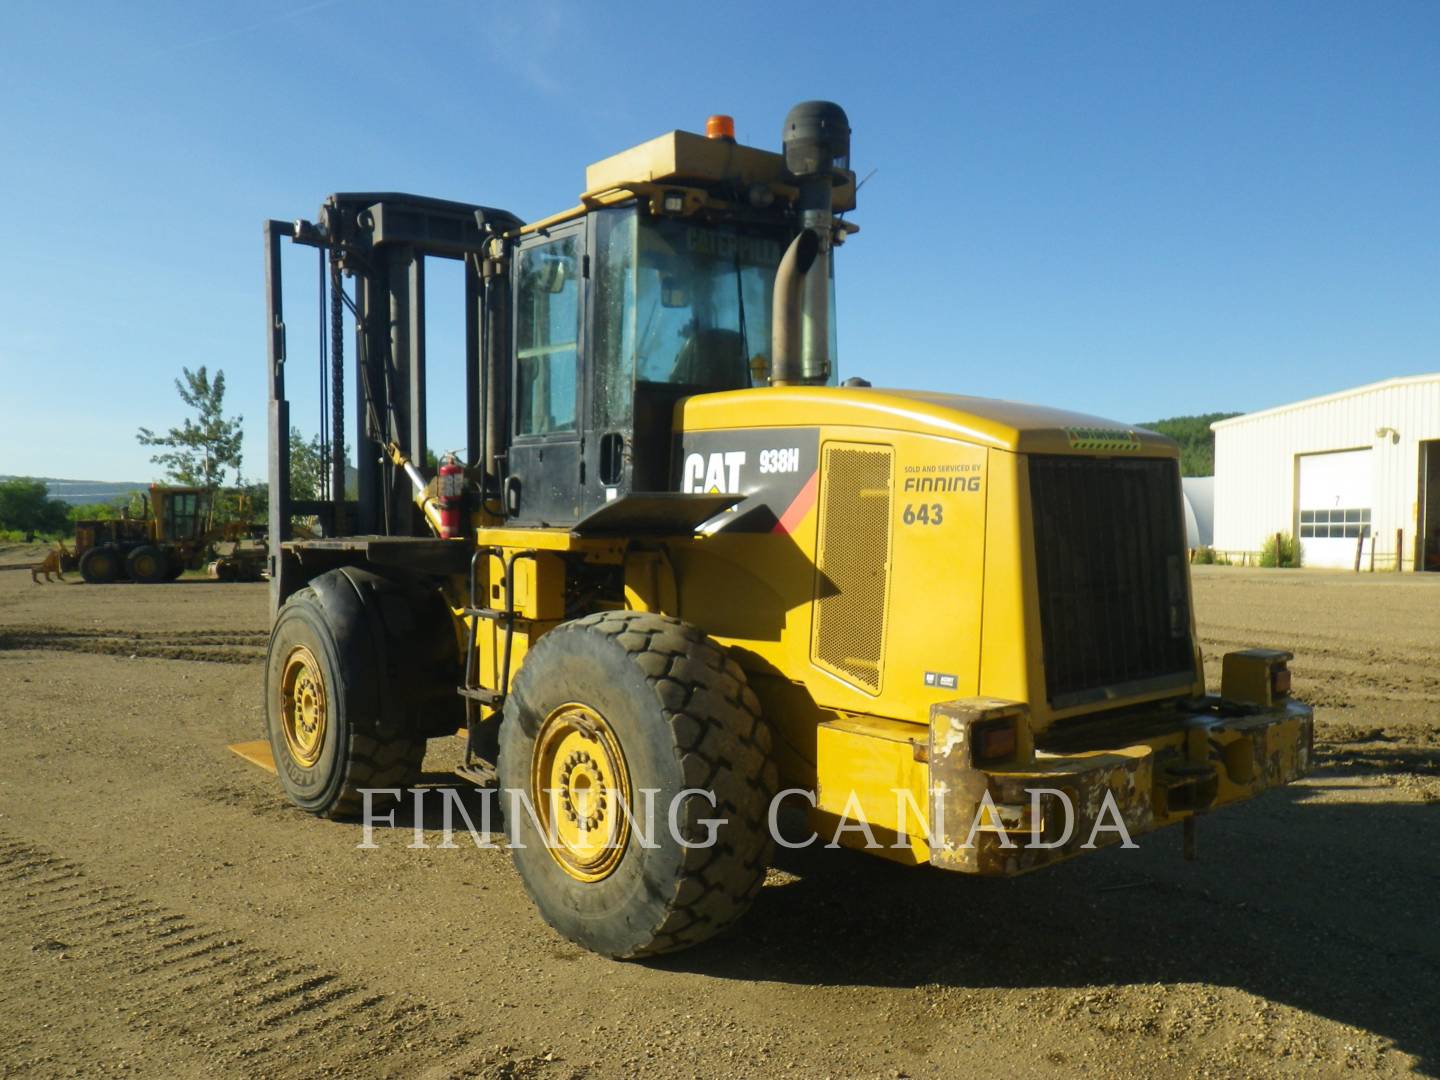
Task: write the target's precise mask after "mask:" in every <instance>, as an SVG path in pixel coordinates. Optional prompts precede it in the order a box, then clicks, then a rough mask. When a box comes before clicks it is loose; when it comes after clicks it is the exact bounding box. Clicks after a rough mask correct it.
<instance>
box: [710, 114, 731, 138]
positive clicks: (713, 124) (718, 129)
mask: <svg viewBox="0 0 1440 1080" xmlns="http://www.w3.org/2000/svg"><path fill="white" fill-rule="evenodd" d="M705 137H706V138H707V139H729V140H730V141H731V142H734V141H735V118H734V117H733V116H725V115H723V114H717V115H715V116H712V117H710V118H709V119H707V120H706V121H705Z"/></svg>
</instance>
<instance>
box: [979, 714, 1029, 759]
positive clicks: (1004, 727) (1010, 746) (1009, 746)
mask: <svg viewBox="0 0 1440 1080" xmlns="http://www.w3.org/2000/svg"><path fill="white" fill-rule="evenodd" d="M972 730H973V732H974V740H975V742H974V747H975V756H974V760H975V763H976V764H977V765H979V764H982V763H984V762H991V761H1001V760H1003V759H1005V758H1009V757H1014V756H1015V748H1016V746H1017V744H1018V739H1017V738H1016V734H1015V724H1014V722H1013V721H1010V720H1002V721H999V722H997V723H990V724H985V725H980V724H976V725H975V727H974V728H973V729H972Z"/></svg>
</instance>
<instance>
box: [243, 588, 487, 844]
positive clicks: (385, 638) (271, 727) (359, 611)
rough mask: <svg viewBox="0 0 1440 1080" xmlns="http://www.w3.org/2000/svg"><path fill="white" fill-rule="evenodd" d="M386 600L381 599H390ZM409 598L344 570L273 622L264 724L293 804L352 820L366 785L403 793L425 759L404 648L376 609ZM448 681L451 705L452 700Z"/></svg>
mask: <svg viewBox="0 0 1440 1080" xmlns="http://www.w3.org/2000/svg"><path fill="white" fill-rule="evenodd" d="M387 594H388V595H387ZM387 601H388V602H389V603H390V604H391V605H392V606H394V605H404V604H406V603H407V602H408V601H409V597H407V596H405V595H404V594H403V593H402V592H401V590H399V587H398V586H396V585H395V584H394V583H392V582H390V581H388V580H386V579H384V578H381V577H379V576H378V575H375V574H372V573H369V572H367V571H364V570H357V569H354V568H350V567H346V568H344V569H341V570H333V571H331V572H330V573H327V574H323V575H321V576H320V577H318V578H316V579H315V580H314V581H312V582H311V583H310V585H309V586H308V587H306V588H304V589H301V590H299V591H298V592H296V593H295V594H294V595H292V596H291V597H290V598H289V599H288V600H287V601H286V602H285V606H284V607H282V608H281V609H280V614H279V616H278V617H277V618H276V620H275V626H274V628H273V629H272V630H271V633H270V649H269V654H268V656H267V658H266V667H265V718H266V731H267V734H268V736H269V739H270V749H271V753H272V754H273V755H274V758H275V767H276V772H277V774H278V775H279V777H280V783H281V785H282V786H283V787H284V789H285V793H286V794H287V795H288V796H289V797H290V800H291V801H292V802H293V803H295V805H296V806H298V807H300V808H301V809H302V810H307V811H309V812H310V813H312V814H317V815H319V816H322V817H329V818H342V819H343V818H354V817H357V816H359V814H360V812H361V810H362V808H363V806H364V795H363V794H362V792H363V791H364V790H365V789H367V788H401V789H404V788H408V787H411V786H413V785H414V784H415V782H416V780H418V779H419V776H420V765H421V762H422V761H423V760H424V757H425V730H424V726H423V720H424V717H423V716H420V715H418V714H417V712H416V710H417V709H418V708H422V707H423V698H422V699H418V700H417V695H415V694H414V693H413V686H412V685H411V684H410V682H409V681H408V676H409V675H411V674H412V673H413V671H414V665H413V664H407V662H406V660H407V657H406V656H405V647H406V645H405V642H404V641H400V640H397V635H396V634H395V633H393V632H392V631H391V629H390V627H389V626H388V625H387V621H386V619H385V618H384V616H383V615H382V612H381V607H382V605H383V604H384V603H386V602H387ZM454 686H455V684H454V683H453V682H452V683H451V684H450V685H449V687H448V688H447V689H448V691H449V695H450V696H449V699H448V700H447V701H446V704H449V702H451V701H454V702H458V700H459V699H458V698H456V697H455V693H454Z"/></svg>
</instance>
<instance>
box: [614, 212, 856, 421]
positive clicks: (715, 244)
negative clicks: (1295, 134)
mask: <svg viewBox="0 0 1440 1080" xmlns="http://www.w3.org/2000/svg"><path fill="white" fill-rule="evenodd" d="M596 239H597V247H598V249H599V251H598V254H599V265H600V267H601V268H602V269H601V273H600V279H599V282H598V286H599V288H598V297H597V300H598V310H597V318H596V331H597V341H596V345H597V358H598V359H599V360H600V367H601V370H602V371H603V372H604V373H605V377H604V378H603V379H602V382H603V383H605V384H606V385H602V386H601V387H600V390H601V397H602V402H604V401H607V400H609V399H610V398H612V397H613V398H614V399H615V405H616V406H617V407H618V406H619V405H620V404H621V400H620V395H621V394H624V395H625V396H627V397H628V393H629V382H630V378H631V377H632V373H633V378H634V380H635V381H636V382H648V383H670V384H677V385H683V386H693V387H695V388H697V389H707V390H731V389H740V388H743V387H747V386H751V385H753V384H755V383H757V382H758V383H763V382H764V381H765V378H766V372H767V371H768V367H769V363H770V317H771V310H770V309H771V297H772V294H773V292H774V287H775V269H776V267H777V266H778V265H779V263H780V256H781V255H782V254H784V250H785V237H784V235H783V234H781V233H778V232H776V231H774V230H759V229H747V228H737V227H735V226H731V225H723V226H722V225H706V224H697V223H693V222H690V221H685V220H679V219H669V218H648V217H642V216H641V215H640V214H639V213H637V212H636V211H635V210H634V209H633V208H626V209H623V210H613V211H606V212H604V213H602V214H601V215H599V220H598V222H597V236H596ZM830 303H831V309H832V310H831V318H830V326H831V327H832V337H831V342H832V351H831V357H832V363H831V371H832V373H833V372H834V371H835V364H834V362H833V357H834V351H833V342H834V337H833V327H834V325H835V319H834V310H833V308H834V291H833V289H832V291H831V300H830ZM832 380H833V374H832ZM602 407H603V406H602Z"/></svg>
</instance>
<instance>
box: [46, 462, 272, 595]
mask: <svg viewBox="0 0 1440 1080" xmlns="http://www.w3.org/2000/svg"><path fill="white" fill-rule="evenodd" d="M213 495H214V493H213V492H211V491H210V490H208V489H206V488H198V487H177V486H169V485H164V484H151V485H150V488H149V490H148V492H147V493H146V494H145V495H143V496H142V498H143V500H144V505H143V508H142V510H141V512H140V514H139V515H138V516H136V517H131V516H129V514H125V515H122V516H121V517H118V518H95V519H86V520H83V521H77V522H76V523H75V542H74V547H73V549H70V550H66V549H65V547H64V545H63V544H62V545H61V546H60V549H59V552H58V555H57V556H55V557H53V558H52V559H51V560H47V562H52V561H53V562H54V563H56V564H57V566H58V568H59V569H60V570H62V571H63V570H68V569H71V568H73V567H76V566H78V567H79V570H80V576H81V577H82V578H83V579H84V580H85V581H86V582H87V583H88V584H91V585H105V584H109V583H110V582H113V581H127V580H128V581H134V582H138V583H140V584H146V585H152V584H156V583H159V582H163V581H174V580H175V579H176V578H178V577H179V576H180V575H181V574H182V573H184V572H185V571H186V570H187V569H192V570H193V569H198V568H199V567H200V566H201V565H202V563H203V561H204V557H205V554H206V552H207V551H209V550H210V549H211V548H212V547H214V546H215V545H216V544H221V543H223V544H226V545H227V546H228V548H229V550H228V551H227V552H226V553H225V554H224V555H221V556H219V557H217V558H216V559H214V560H212V562H211V564H210V565H211V568H212V576H214V577H217V578H219V579H220V580H222V581H259V580H260V577H261V575H262V573H263V572H264V567H265V552H264V549H263V546H257V545H256V544H253V543H247V540H249V539H250V534H251V532H252V531H253V526H252V525H251V524H250V522H248V521H245V520H236V521H230V522H219V523H217V522H215V521H214V520H213V514H212V510H213V507H212V503H213ZM242 504H243V499H242ZM242 509H243V505H242Z"/></svg>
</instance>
